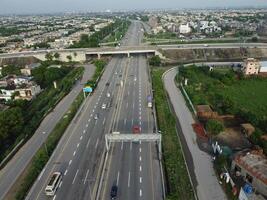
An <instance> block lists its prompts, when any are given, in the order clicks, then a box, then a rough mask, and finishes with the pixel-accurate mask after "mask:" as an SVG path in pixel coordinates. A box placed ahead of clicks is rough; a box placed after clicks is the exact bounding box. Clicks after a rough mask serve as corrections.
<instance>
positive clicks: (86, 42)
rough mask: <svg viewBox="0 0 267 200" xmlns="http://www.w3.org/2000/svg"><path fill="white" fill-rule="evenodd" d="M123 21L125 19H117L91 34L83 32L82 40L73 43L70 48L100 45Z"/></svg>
mask: <svg viewBox="0 0 267 200" xmlns="http://www.w3.org/2000/svg"><path fill="white" fill-rule="evenodd" d="M122 23H124V20H116V21H115V22H114V23H112V24H110V25H108V26H106V27H104V28H102V29H101V30H100V31H98V32H95V33H94V34H92V35H91V36H88V35H86V34H83V35H81V38H80V41H79V42H76V43H74V44H73V45H71V46H70V48H89V47H98V46H99V43H100V42H101V41H102V40H103V39H104V38H105V37H107V36H108V35H109V34H110V33H112V32H113V31H114V30H115V29H116V28H118V27H119V26H120V25H121V24H122Z"/></svg>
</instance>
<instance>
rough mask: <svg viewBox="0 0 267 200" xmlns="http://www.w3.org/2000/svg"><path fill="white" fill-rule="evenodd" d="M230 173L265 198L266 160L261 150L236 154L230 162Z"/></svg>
mask: <svg viewBox="0 0 267 200" xmlns="http://www.w3.org/2000/svg"><path fill="white" fill-rule="evenodd" d="M231 171H232V172H233V173H234V174H235V176H238V177H240V178H242V179H243V180H244V181H245V182H246V183H248V184H250V185H251V186H252V187H253V188H254V189H255V190H256V191H257V192H259V193H260V194H262V195H264V196H267V158H266V156H265V155H264V154H263V151H262V150H261V151H260V150H257V151H256V150H252V151H241V152H238V153H237V154H236V155H235V156H234V158H233V160H232V165H231Z"/></svg>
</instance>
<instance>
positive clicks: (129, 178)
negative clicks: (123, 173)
mask: <svg viewBox="0 0 267 200" xmlns="http://www.w3.org/2000/svg"><path fill="white" fill-rule="evenodd" d="M130 181H131V172H129V174H128V187H130Z"/></svg>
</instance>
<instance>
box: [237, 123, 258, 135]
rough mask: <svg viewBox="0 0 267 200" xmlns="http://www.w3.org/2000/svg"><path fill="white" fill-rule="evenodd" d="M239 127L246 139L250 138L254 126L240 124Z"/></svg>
mask: <svg viewBox="0 0 267 200" xmlns="http://www.w3.org/2000/svg"><path fill="white" fill-rule="evenodd" d="M240 126H241V131H242V133H244V134H245V135H246V136H247V137H249V136H251V135H252V134H253V133H254V131H255V128H254V126H252V125H251V124H250V123H245V124H241V125H240Z"/></svg>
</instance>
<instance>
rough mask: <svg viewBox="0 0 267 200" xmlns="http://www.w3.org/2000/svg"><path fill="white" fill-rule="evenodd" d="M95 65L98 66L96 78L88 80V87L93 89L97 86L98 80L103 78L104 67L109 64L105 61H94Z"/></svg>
mask: <svg viewBox="0 0 267 200" xmlns="http://www.w3.org/2000/svg"><path fill="white" fill-rule="evenodd" d="M93 63H94V65H95V66H96V69H95V73H94V76H93V78H92V79H91V80H88V81H87V83H86V85H87V86H90V87H92V88H93V89H94V88H95V87H96V86H97V79H98V78H99V77H100V76H101V73H102V72H103V69H104V67H105V66H106V64H107V62H106V61H105V60H98V59H97V60H94V61H93Z"/></svg>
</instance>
